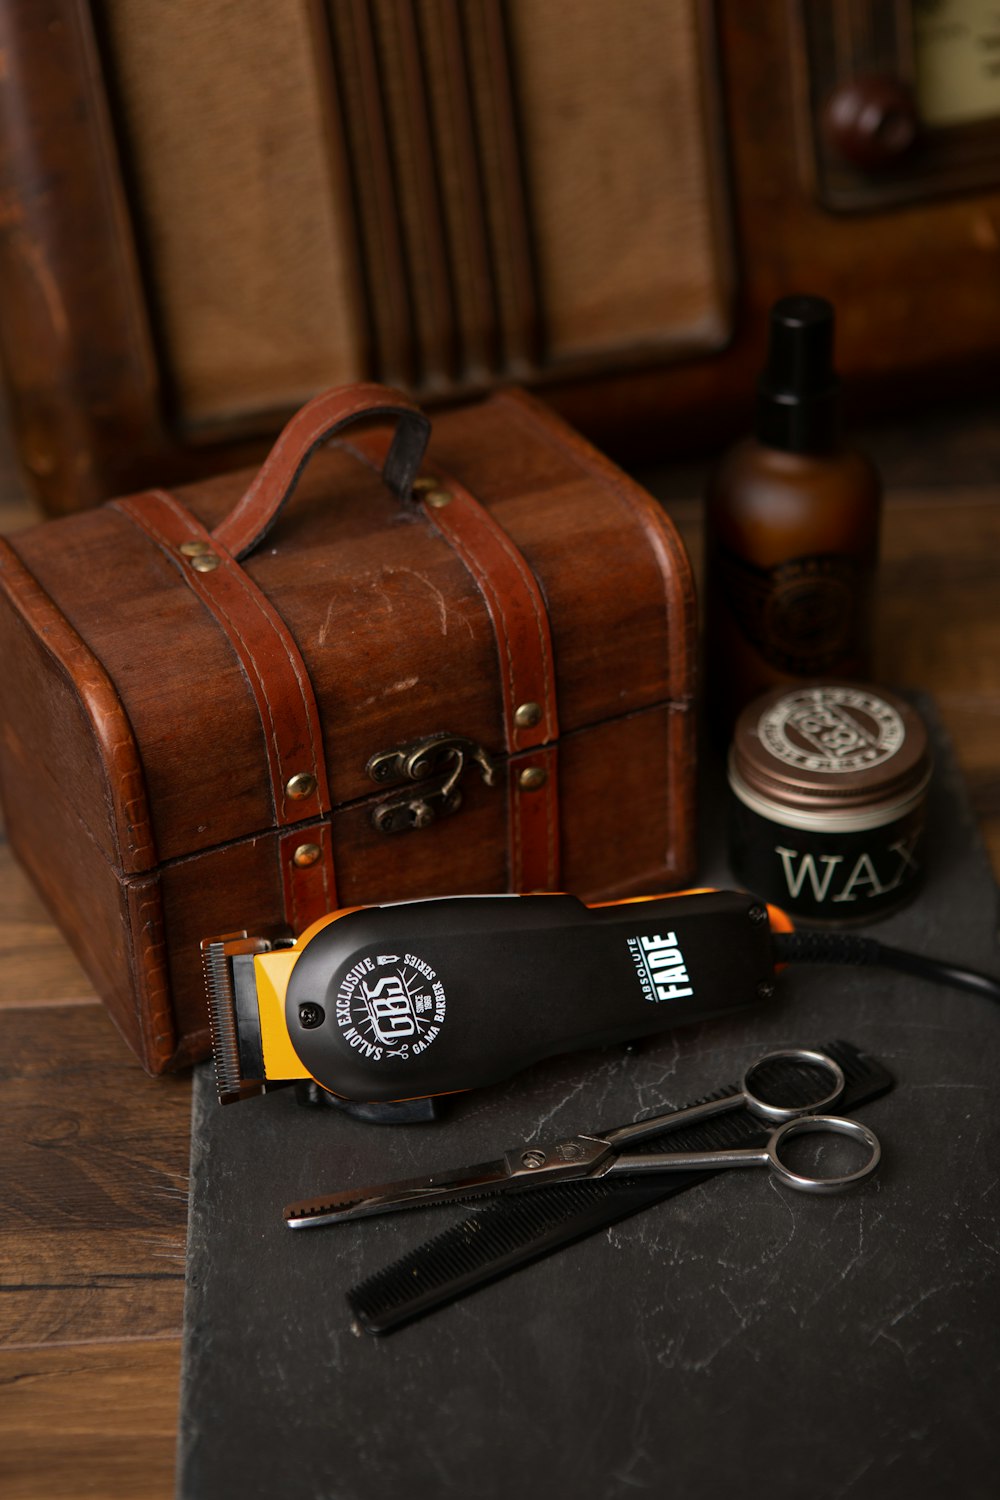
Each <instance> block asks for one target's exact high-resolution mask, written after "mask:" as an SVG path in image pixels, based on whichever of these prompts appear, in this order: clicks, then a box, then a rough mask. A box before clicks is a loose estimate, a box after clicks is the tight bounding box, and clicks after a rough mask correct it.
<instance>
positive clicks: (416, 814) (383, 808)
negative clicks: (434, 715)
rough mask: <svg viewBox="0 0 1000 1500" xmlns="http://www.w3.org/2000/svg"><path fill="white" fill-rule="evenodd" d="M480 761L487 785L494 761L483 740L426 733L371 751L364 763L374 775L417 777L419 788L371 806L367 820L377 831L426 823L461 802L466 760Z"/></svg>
mask: <svg viewBox="0 0 1000 1500" xmlns="http://www.w3.org/2000/svg"><path fill="white" fill-rule="evenodd" d="M470 764H472V765H476V766H478V767H479V773H480V775H481V776H482V778H483V781H484V782H485V783H486V785H487V786H492V785H493V781H494V775H495V770H494V765H493V762H492V760H491V759H490V757H489V755H488V754H487V752H486V751H485V750H484V749H483V747H482V745H477V744H476V742H475V740H470V739H467V738H466V736H465V735H463V734H447V733H444V732H442V733H440V734H431V735H428V736H427V738H426V739H422V740H413V741H412V742H411V743H410V744H408V745H401V746H400V747H399V748H398V749H397V750H382V751H379V752H378V754H376V755H373V756H372V757H371V759H370V760H369V761H368V764H367V765H366V767H365V770H366V771H367V773H368V775H369V776H370V777H371V779H372V780H373V781H377V782H378V783H379V785H381V786H384V785H386V784H388V783H391V782H396V781H419V782H420V783H421V786H420V788H419V790H414V791H413V792H411V793H409V794H407V793H405V792H404V793H403V794H402V795H400V796H399V797H394V798H392V799H391V800H389V801H387V802H380V803H379V805H378V806H377V807H376V808H374V809H373V811H372V823H373V825H374V827H375V828H377V829H378V831H379V833H407V832H408V831H409V830H410V829H411V828H426V827H427V825H428V823H433V822H435V820H436V819H438V818H446V817H448V816H450V814H451V813H454V812H457V811H458V809H459V808H460V807H461V805H462V790H461V787H460V786H459V782H460V781H461V779H462V773H463V771H464V770H465V768H466V766H467V765H470Z"/></svg>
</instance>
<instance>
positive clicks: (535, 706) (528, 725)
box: [514, 703, 542, 729]
mask: <svg viewBox="0 0 1000 1500" xmlns="http://www.w3.org/2000/svg"><path fill="white" fill-rule="evenodd" d="M541 717H542V707H541V704H540V703H522V704H521V706H520V708H519V709H518V710H517V712H516V713H515V714H514V723H515V724H516V725H517V727H518V729H534V727H535V725H536V724H537V723H538V721H539V719H540V718H541Z"/></svg>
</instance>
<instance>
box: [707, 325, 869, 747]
mask: <svg viewBox="0 0 1000 1500" xmlns="http://www.w3.org/2000/svg"><path fill="white" fill-rule="evenodd" d="M880 511H881V484H880V481H879V477H878V474H877V472H876V470H875V468H874V467H873V465H872V464H871V463H870V462H869V460H868V459H867V458H866V457H865V456H864V454H862V453H860V452H858V451H857V450H856V449H854V448H850V447H847V446H845V445H844V444H843V443H842V442H841V437H840V382H839V381H838V379H837V376H836V374H835V372H834V368H833V308H832V306H831V305H830V303H829V302H827V301H825V300H824V299H823V298H822V297H784V298H782V300H781V301H780V302H777V303H775V305H774V307H773V308H772V310H771V326H770V345H769V349H768V355H767V364H766V367H765V369H764V372H763V374H762V375H761V378H760V382H759V384H758V387H757V413H756V421H755V432H754V436H753V437H751V438H748V439H747V440H746V441H744V442H742V443H740V444H738V445H737V446H736V447H735V448H733V449H731V450H730V452H729V453H727V454H726V455H725V456H724V457H723V459H722V460H721V462H720V463H719V465H718V467H717V469H716V471H715V473H714V474H713V476H712V478H711V480H710V482H709V488H708V493H707V497H706V511H705V607H706V614H705V679H704V680H705V695H706V701H707V707H708V718H709V722H710V724H711V725H712V727H713V729H714V730H715V732H716V733H717V735H718V736H719V737H720V739H721V740H722V741H725V739H727V738H728V735H729V733H730V731H731V730H732V726H733V723H734V722H735V719H736V717H737V715H738V714H739V712H740V710H741V709H742V708H744V707H745V705H746V704H747V703H749V702H750V701H751V700H752V699H754V698H755V697H757V696H758V694H760V693H762V692H765V691H767V690H768V689H770V688H773V687H776V686H778V685H780V684H782V683H789V682H794V681H796V680H798V679H801V678H810V679H811V678H818V677H839V678H853V679H859V678H860V679H866V678H868V676H869V675H870V671H871V634H872V602H873V593H874V584H875V570H876V564H877V561H878V537H879V518H880Z"/></svg>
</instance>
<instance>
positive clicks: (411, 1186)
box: [285, 1156, 511, 1229]
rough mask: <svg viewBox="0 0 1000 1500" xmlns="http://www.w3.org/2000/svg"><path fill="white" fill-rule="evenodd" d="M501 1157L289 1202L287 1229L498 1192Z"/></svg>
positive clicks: (505, 1174)
mask: <svg viewBox="0 0 1000 1500" xmlns="http://www.w3.org/2000/svg"><path fill="white" fill-rule="evenodd" d="M510 1175H511V1173H510V1167H509V1165H508V1162H507V1159H506V1158H505V1157H502V1156H501V1157H499V1158H498V1159H497V1160H496V1161H485V1162H480V1163H479V1164H478V1165H476V1166H472V1167H461V1168H459V1169H458V1170H457V1171H454V1172H436V1173H435V1174H434V1176H433V1177H412V1178H407V1179H406V1180H404V1181H402V1182H385V1183H381V1184H380V1185H379V1186H378V1187H363V1188H347V1189H345V1190H344V1191H342V1192H339V1193H330V1194H329V1195H328V1196H327V1197H325V1198H311V1199H309V1200H307V1201H305V1202H302V1203H291V1204H289V1205H288V1207H287V1208H286V1209H285V1222H286V1223H287V1225H288V1227H289V1229H308V1228H311V1227H312V1226H313V1225H319V1224H343V1223H346V1222H347V1221H348V1220H350V1219H366V1218H368V1217H370V1216H371V1215H372V1214H385V1213H391V1212H392V1211H393V1210H395V1209H397V1208H425V1207H429V1206H431V1205H433V1204H437V1203H448V1202H451V1201H456V1202H457V1201H459V1200H460V1199H462V1198H475V1197H478V1196H479V1195H480V1194H481V1193H492V1192H498V1191H499V1190H501V1189H502V1188H504V1187H506V1186H507V1183H508V1182H509V1180H510Z"/></svg>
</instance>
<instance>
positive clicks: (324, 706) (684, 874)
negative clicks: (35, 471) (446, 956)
mask: <svg viewBox="0 0 1000 1500" xmlns="http://www.w3.org/2000/svg"><path fill="white" fill-rule="evenodd" d="M429 426H430V424H429V423H428V420H427V418H426V417H425V416H424V415H423V414H422V413H421V412H420V410H419V409H418V408H417V407H415V406H414V405H413V404H412V403H411V402H410V401H409V399H408V398H406V397H405V396H402V395H401V394H399V393H398V392H396V391H392V390H390V389H388V388H386V387H382V386H374V385H356V386H348V387H344V388H341V389H339V390H334V391H330V392H328V393H327V394H326V395H323V396H320V397H317V398H316V399H315V400H314V401H311V402H310V403H309V404H308V405H307V406H305V407H304V408H303V409H302V410H301V411H300V412H299V413H298V414H297V415H296V416H295V417H294V418H293V419H292V421H291V422H290V423H289V424H288V426H287V427H286V428H285V430H284V432H283V433H282V435H281V437H280V438H279V439H278V441H277V443H276V445H275V447H274V449H273V450H272V452H271V454H270V456H269V457H268V459H267V460H266V462H265V463H264V465H263V467H262V468H261V469H260V471H259V472H258V473H256V474H253V473H247V472H243V473H235V474H229V475H225V476H223V477H220V478H216V479H212V480H206V481H204V482H202V483H199V484H195V485H190V486H188V487H186V488H184V489H181V490H178V491H176V492H175V493H168V492H166V491H161V490H152V491H148V492H146V493H142V494H138V495H132V496H129V497H127V498H125V499H122V500H117V501H113V502H111V503H110V504H108V505H106V506H104V507H102V508H101V509H99V510H96V511H91V512H87V513H83V514H80V515H77V516H72V517H67V518H65V519H62V520H57V521H51V522H48V523H46V524H44V525H41V526H37V527H35V528H33V529H31V530H28V531H25V532H22V533H20V534H19V535H18V536H17V537H15V538H14V539H12V540H10V541H0V661H2V664H3V670H2V672H0V713H2V741H0V784H2V793H3V804H4V811H5V816H6V819H7V824H8V828H9V834H10V839H11V842H12V844H13V847H14V849H15V851H16V852H17V854H18V856H19V857H20V859H21V860H22V862H23V863H24V865H25V866H26V868H27V869H28V871H29V872H30V874H31V875H32V877H33V878H34V880H35V882H36V884H37V885H38V887H39V889H40V890H41V892H42V894H43V896H44V897H45V899H46V900H47V902H48V904H49V905H50V907H51V908H52V910H53V911H54V913H55V914H56V917H57V918H58V920H59V922H60V924H61V926H62V928H63V930H64V932H65V933H66V936H67V937H68V939H69V940H70V942H71V943H72V945H73V946H74V948H75V950H76V952H77V953H78V955H79V957H80V959H81V961H82V963H83V964H84V967H85V968H86V969H87V972H88V973H89V975H90V976H91V978H92V980H93V982H94V984H95V985H96V987H97V989H98V990H99V992H100V993H101V994H102V995H103V997H104V998H105V1000H106V1002H107V1004H108V1006H109V1009H110V1010H111V1013H112V1015H113V1017H114V1019H115V1021H116V1023H117V1024H118V1026H119V1028H120V1029H121V1031H122V1033H123V1035H124V1036H125V1037H126V1039H127V1040H128V1041H129V1042H130V1043H131V1045H132V1046H133V1047H134V1049H135V1050H136V1052H137V1053H138V1055H139V1057H140V1058H141V1059H142V1061H143V1063H144V1065H145V1066H146V1067H147V1068H148V1069H149V1070H150V1071H151V1072H160V1071H163V1070H165V1069H168V1068H172V1067H176V1066H178V1065H180V1064H183V1063H186V1062H189V1061H191V1060H193V1059H195V1058H198V1057H200V1056H201V1055H203V1054H204V1053H205V1052H206V1050H207V1046H208V1035H207V1023H206V1015H205V1009H204V997H203V992H202V980H201V974H200V960H199V951H198V945H199V942H200V940H201V938H203V937H204V936H206V935H214V934H218V933H223V932H230V931H233V930H238V929H241V928H248V929H249V930H251V931H257V930H265V929H272V928H276V927H287V928H290V929H292V930H294V931H301V930H302V929H303V928H304V927H306V926H307V925H308V924H309V923H310V922H312V921H314V920H315V919H316V918H317V917H318V916H320V915H322V914H323V913H324V912H325V911H327V910H329V909H331V908H333V907H335V906H338V905H340V906H352V905H357V904H360V903H365V902H382V901H395V900H405V899H408V898H412V897H417V896H434V895H443V894H446V893H462V892H473V891H499V890H553V889H562V890H569V891H573V892H576V893H577V894H579V895H581V896H583V897H585V898H588V899H595V898H602V897H605V898H606V897H617V896H626V895H631V894H639V893H643V892H649V891H655V890H660V889H668V888H670V887H673V886H676V885H679V884H683V883H684V882H685V881H686V880H688V879H689V878H690V875H691V871H692V863H693V790H694V787H693V777H694V736H693V709H692V704H693V677H694V639H695V637H694V601H693V588H692V581H691V573H690V568H689V564H688V561H687V558H686V556H685V553H684V550H683V547H682V545H681V543H680V540H679V538H678V537H677V534H676V532H675V531H674V528H673V526H672V525H671V523H670V521H669V520H668V518H667V517H666V515H665V514H664V513H663V512H662V511H661V510H660V508H659V507H658V506H657V505H656V504H655V502H654V501H653V500H652V499H651V498H650V497H649V496H648V495H647V494H646V493H645V492H644V491H643V490H642V489H640V488H639V487H638V486H637V485H635V484H634V483H633V482H632V481H631V480H630V479H628V478H627V477H626V476H625V475H624V474H622V473H621V472H620V471H619V470H618V469H617V468H615V466H614V465H613V464H611V463H610V462H609V461H608V460H607V459H605V458H604V457H602V456H601V455H600V454H599V453H597V452H596V451H595V450H594V449H593V448H591V447H590V446H589V445H588V444H587V443H585V442H584V441H583V440H582V439H581V438H580V437H578V436H577V435H576V434H575V433H574V432H572V431H571V430H570V429H569V428H567V427H566V426H565V425H564V424H563V423H561V422H560V421H559V420H558V419H557V418H556V417H555V416H553V415H552V413H551V412H550V411H549V410H547V409H546V408H545V407H544V406H542V405H540V404H539V403H537V402H535V401H534V400H532V399H531V398H529V397H527V396H525V395H523V394H522V393H520V392H517V391H509V392H505V393H502V394H499V395H495V396H493V397H491V398H490V399H489V400H487V401H484V402H482V403H480V404H478V405H475V406H470V407H466V408H464V409H462V410H460V411H456V412H452V413H449V414H447V415H444V416H441V417H439V418H437V419H436V421H435V423H434V430H433V434H432V435H431V437H430V442H429V445H428V446H426V451H425V445H426V444H427V439H428V433H429ZM335 434H336V435H337V437H336V441H334V442H331V441H330V440H331V439H332V438H334V435H335Z"/></svg>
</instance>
